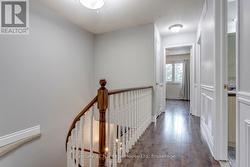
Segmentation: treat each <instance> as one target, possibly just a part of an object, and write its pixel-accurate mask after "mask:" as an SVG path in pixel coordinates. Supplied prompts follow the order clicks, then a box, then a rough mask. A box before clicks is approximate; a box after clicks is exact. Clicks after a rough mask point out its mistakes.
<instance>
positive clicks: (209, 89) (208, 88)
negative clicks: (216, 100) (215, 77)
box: [201, 85, 214, 92]
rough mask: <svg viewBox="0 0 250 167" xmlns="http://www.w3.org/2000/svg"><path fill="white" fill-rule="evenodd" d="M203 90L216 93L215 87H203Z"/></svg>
mask: <svg viewBox="0 0 250 167" xmlns="http://www.w3.org/2000/svg"><path fill="white" fill-rule="evenodd" d="M201 89H204V90H207V91H209V92H214V87H213V86H209V85H201Z"/></svg>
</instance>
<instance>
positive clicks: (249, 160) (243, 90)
mask: <svg viewBox="0 0 250 167" xmlns="http://www.w3.org/2000/svg"><path fill="white" fill-rule="evenodd" d="M237 2H238V12H239V16H238V20H239V27H238V30H239V32H237V33H238V34H237V38H238V40H237V49H238V53H237V60H238V61H237V65H236V66H237V75H238V76H237V84H238V87H237V105H236V106H237V111H236V114H237V116H236V117H237V121H236V124H237V125H236V127H237V130H236V131H237V138H236V140H237V145H236V148H237V152H236V155H237V166H238V167H246V166H250V147H249V146H250V87H249V85H250V77H249V76H250V72H249V71H250V70H249V61H250V57H249V42H250V34H249V29H250V20H249V19H246V18H249V11H250V1H249V0H239V1H237Z"/></svg>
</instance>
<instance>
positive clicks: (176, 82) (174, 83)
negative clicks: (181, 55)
mask: <svg viewBox="0 0 250 167" xmlns="http://www.w3.org/2000/svg"><path fill="white" fill-rule="evenodd" d="M179 63H181V64H182V66H183V68H184V62H183V61H178V62H171V63H166V66H167V64H171V65H172V81H167V79H166V82H167V84H169V85H170V84H171V85H181V84H182V81H181V82H179V81H176V80H175V65H176V64H179ZM183 72H184V69H183V70H182V73H183ZM182 77H183V76H182ZM166 78H167V76H166ZM182 79H183V78H182Z"/></svg>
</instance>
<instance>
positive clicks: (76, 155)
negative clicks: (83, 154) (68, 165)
mask: <svg viewBox="0 0 250 167" xmlns="http://www.w3.org/2000/svg"><path fill="white" fill-rule="evenodd" d="M78 127H79V122H76V125H75V152H76V154H75V166H76V167H78V166H79V146H78V131H79V128H78Z"/></svg>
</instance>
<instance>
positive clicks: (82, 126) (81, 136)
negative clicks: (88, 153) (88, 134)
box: [80, 115, 85, 167]
mask: <svg viewBox="0 0 250 167" xmlns="http://www.w3.org/2000/svg"><path fill="white" fill-rule="evenodd" d="M84 118H85V117H84V115H83V116H82V117H81V119H80V147H81V152H80V153H81V154H80V165H81V166H82V167H83V166H84V148H85V146H84Z"/></svg>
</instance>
